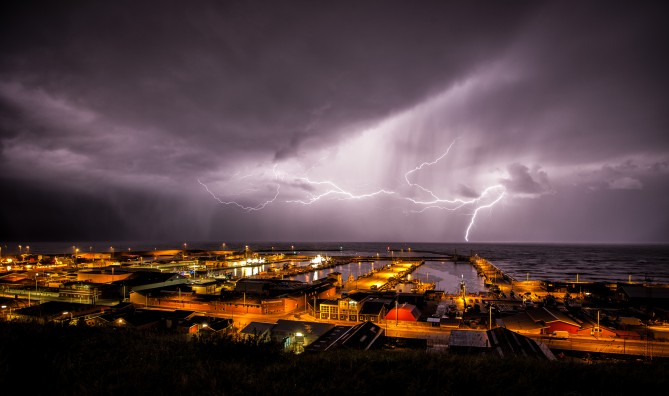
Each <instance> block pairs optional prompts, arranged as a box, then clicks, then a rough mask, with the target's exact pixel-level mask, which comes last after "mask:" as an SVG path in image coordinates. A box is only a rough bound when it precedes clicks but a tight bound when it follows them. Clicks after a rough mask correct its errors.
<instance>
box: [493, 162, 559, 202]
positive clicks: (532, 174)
mask: <svg viewBox="0 0 669 396" xmlns="http://www.w3.org/2000/svg"><path fill="white" fill-rule="evenodd" d="M507 172H508V174H509V177H508V178H503V179H501V180H500V182H501V183H502V185H504V187H506V188H507V189H508V190H509V192H511V193H515V194H526V195H539V194H544V193H548V192H550V191H551V186H550V183H549V181H548V174H547V173H546V172H544V171H542V170H541V168H539V167H536V166H535V167H533V168H532V169H530V168H528V167H527V166H525V165H523V164H519V163H513V164H511V165H509V166H508V167H507Z"/></svg>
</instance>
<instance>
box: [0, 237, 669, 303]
mask: <svg viewBox="0 0 669 396" xmlns="http://www.w3.org/2000/svg"><path fill="white" fill-rule="evenodd" d="M183 243H184V242H118V241H115V242H76V243H67V244H65V243H30V244H29V245H30V253H47V254H68V253H72V250H73V248H72V246H76V247H77V248H79V249H80V251H82V252H85V251H88V250H91V251H110V249H111V247H113V248H114V251H115V252H119V251H127V250H153V249H182V248H183ZM291 245H292V249H291ZM248 246H249V249H250V250H252V251H270V252H271V251H272V248H274V250H275V251H286V252H287V253H288V254H290V253H291V252H295V254H300V253H302V254H309V255H311V254H314V255H315V254H319V253H320V254H323V255H328V256H342V255H343V256H351V255H361V256H375V255H377V254H379V260H378V261H377V263H376V264H374V265H383V263H384V256H386V257H387V259H391V258H407V259H411V258H415V257H427V258H429V257H435V260H429V259H428V260H427V261H426V264H425V265H424V266H422V267H421V268H419V269H418V270H417V271H416V272H415V273H414V276H417V277H419V278H420V279H421V280H424V281H425V280H426V281H429V282H440V284H439V286H440V288H441V289H445V290H446V291H449V288H453V287H455V288H457V284H458V281H459V280H460V278H461V277H463V276H464V278H465V281H466V282H467V284H468V288H470V290H472V291H474V292H475V291H477V290H476V289H477V288H478V286H477V285H478V284H479V283H480V282H481V281H480V280H479V279H478V277H477V276H476V272H475V271H473V269H472V267H471V266H470V265H469V264H467V263H458V264H455V263H448V262H445V263H442V262H441V261H440V260H438V259H436V256H438V255H439V254H453V253H459V254H465V255H467V254H471V253H477V254H479V255H480V256H481V257H483V258H486V259H488V260H489V261H490V262H492V263H493V264H495V265H497V266H498V267H499V268H501V269H502V270H504V271H506V272H507V273H508V274H509V275H511V276H513V277H515V278H516V279H521V280H522V279H526V278H529V279H539V280H553V281H558V280H576V278H577V277H578V278H579V280H582V281H609V282H623V281H627V280H628V279H629V278H630V276H631V279H632V281H643V280H644V279H649V280H651V281H652V282H655V283H664V284H669V245H558V244H555V245H552V244H438V243H293V244H290V243H279V242H277V243H256V244H253V243H249V244H248ZM187 247H188V249H205V250H207V249H221V248H223V246H222V243H221V242H188V241H187ZM244 247H245V244H234V243H227V244H226V245H225V248H226V249H239V250H243V249H244ZM8 252H9V253H10V254H15V253H18V245H14V244H12V245H9V244H3V245H2V254H3V255H4V254H7V253H8ZM22 252H23V253H25V252H26V246H25V245H24V246H22ZM386 262H387V261H386ZM371 265H372V263H361V264H359V265H358V264H357V263H356V264H353V265H347V266H339V267H336V268H334V269H330V270H322V271H317V272H315V273H314V274H312V275H310V276H309V278H308V279H306V278H305V279H300V280H308V281H313V280H315V279H320V278H322V277H324V276H325V275H326V274H327V273H328V272H331V271H338V272H341V273H342V274H343V276H344V280H346V278H347V277H348V274H350V273H353V275H354V276H357V275H358V274H362V273H365V272H369V271H370V270H371ZM477 282H478V283H477ZM470 283H471V286H470ZM450 285H454V286H450ZM481 287H482V286H481ZM453 291H455V289H454V290H453Z"/></svg>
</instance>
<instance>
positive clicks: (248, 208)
mask: <svg viewBox="0 0 669 396" xmlns="http://www.w3.org/2000/svg"><path fill="white" fill-rule="evenodd" d="M272 171H273V172H274V179H275V180H278V178H279V174H278V173H277V171H276V165H274V167H273V169H272ZM247 177H248V175H247V176H243V177H242V178H247ZM197 182H198V183H200V185H202V187H204V189H205V190H206V191H207V192H208V193H209V194H210V195H211V196H212V197H214V199H215V200H216V201H218V203H221V204H223V205H234V206H237V207H238V208H241V209H242V210H244V211H246V212H253V211H256V210H261V209H264V208H265V206H267V205H269V204H271V203H272V202H274V201H276V199H277V198H278V197H279V190H280V189H281V184H279V183H276V192H275V194H274V197H273V198H272V199H268V200H267V201H265V202H262V203H259V204H258V205H256V206H245V205H242V204H240V203H239V202H236V201H224V200H222V199H220V198H219V197H218V196H216V194H214V193H213V192H212V191H211V190H210V189H209V187H207V185H206V184H204V183H202V182H201V181H200V179H197Z"/></svg>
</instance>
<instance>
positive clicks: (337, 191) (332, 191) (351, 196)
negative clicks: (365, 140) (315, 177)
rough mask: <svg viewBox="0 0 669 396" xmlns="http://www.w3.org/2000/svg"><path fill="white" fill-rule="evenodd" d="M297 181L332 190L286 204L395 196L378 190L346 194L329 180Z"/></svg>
mask: <svg viewBox="0 0 669 396" xmlns="http://www.w3.org/2000/svg"><path fill="white" fill-rule="evenodd" d="M298 180H301V181H303V182H306V183H307V184H310V185H316V186H318V185H328V186H331V187H332V189H330V190H328V191H326V192H324V193H322V194H318V195H313V196H312V197H311V198H310V199H308V200H290V201H286V202H288V203H300V204H303V205H311V204H312V203H314V202H316V201H318V200H320V199H321V198H325V197H327V196H329V195H339V196H340V198H339V199H365V198H371V197H373V196H375V195H380V194H387V195H393V194H396V193H395V192H394V191H386V190H378V191H374V192H372V193H367V194H360V195H355V194H353V193H351V192H348V191H346V190H344V189H342V188H341V187H339V186H338V185H336V184H335V183H333V182H331V181H329V180H326V181H311V180H309V178H308V177H300V178H299V179H298Z"/></svg>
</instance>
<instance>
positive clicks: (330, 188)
mask: <svg viewBox="0 0 669 396" xmlns="http://www.w3.org/2000/svg"><path fill="white" fill-rule="evenodd" d="M456 141H457V139H455V140H454V141H453V142H452V143H451V144H450V145H449V146H448V149H447V150H446V152H444V153H443V154H442V155H440V156H439V157H438V158H436V159H435V160H433V161H431V162H423V163H421V164H420V165H418V166H416V167H415V168H413V169H411V170H409V171H408V172H406V173H405V174H404V180H405V181H406V183H407V185H408V186H409V187H410V188H414V189H417V190H419V191H420V192H422V193H425V194H427V195H428V196H429V199H427V200H421V199H415V198H412V197H408V196H404V195H402V194H400V193H398V192H396V191H389V190H386V189H379V190H377V191H374V192H370V193H365V194H354V193H352V192H350V191H347V190H345V189H343V188H341V187H340V186H339V185H337V184H336V183H335V182H333V181H330V180H322V181H314V180H311V179H310V178H309V177H296V178H294V180H298V181H300V182H302V183H305V184H308V185H310V186H317V187H321V188H322V187H323V186H325V188H327V190H326V191H324V192H320V193H318V194H311V196H310V197H309V198H307V199H292V200H287V201H284V202H286V203H294V204H301V205H311V204H314V203H315V202H317V201H320V200H323V199H326V198H335V199H338V200H362V199H367V198H373V197H376V196H379V195H389V196H395V197H397V198H398V199H403V200H405V201H408V202H411V203H412V204H414V205H416V206H420V207H421V209H419V210H414V211H413V212H415V213H422V212H424V211H426V210H428V209H441V210H449V211H455V210H458V209H460V208H463V207H465V206H471V207H473V212H472V213H471V219H470V221H469V225H468V226H467V229H466V231H465V240H466V241H467V242H469V234H470V231H471V230H472V228H473V227H474V224H475V222H476V218H477V215H478V213H479V212H480V211H481V210H482V209H486V208H492V207H493V206H495V205H496V204H497V203H498V202H499V201H501V200H502V198H503V197H504V196H505V194H506V188H505V187H504V186H502V185H493V186H489V187H487V188H485V189H484V190H483V192H482V193H481V194H480V195H479V196H478V197H476V198H472V199H468V200H465V199H460V198H455V199H446V198H441V197H439V196H438V195H437V194H436V193H435V192H434V191H432V190H430V189H428V188H426V187H424V186H422V185H420V184H418V183H415V182H413V181H412V180H411V175H412V174H414V173H415V172H418V171H420V170H423V168H426V167H430V166H432V165H436V164H437V163H439V161H441V160H442V159H444V158H446V157H447V156H448V154H449V152H450V151H451V148H452V147H453V145H454V144H455V142H456ZM273 172H274V180H275V181H276V192H275V194H274V196H273V197H272V198H271V199H268V200H266V201H265V202H262V203H260V204H258V205H256V206H247V205H244V204H241V203H239V202H237V201H224V200H222V199H220V198H219V197H218V196H217V195H216V194H214V193H213V192H212V191H211V190H210V189H209V188H208V187H207V185H205V184H204V183H202V182H201V181H200V180H199V179H198V183H200V184H201V185H202V186H203V187H204V188H205V190H206V191H207V192H208V193H209V194H210V195H211V196H212V197H213V198H214V199H215V200H216V201H218V202H219V203H221V204H224V205H234V206H237V207H239V208H241V209H242V210H244V211H247V212H251V211H257V210H261V209H264V208H265V207H266V206H267V205H269V204H271V203H273V202H275V201H276V200H277V199H278V197H279V190H280V188H281V184H280V181H279V174H278V172H277V165H274V167H273ZM244 177H245V178H246V177H248V176H244Z"/></svg>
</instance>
